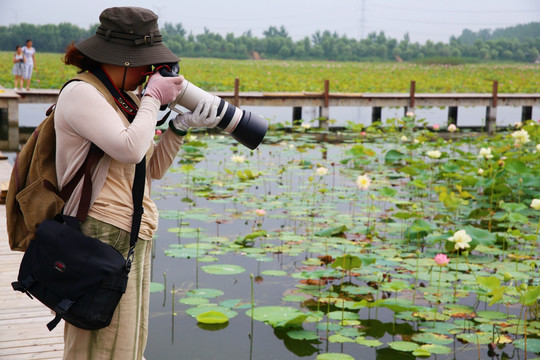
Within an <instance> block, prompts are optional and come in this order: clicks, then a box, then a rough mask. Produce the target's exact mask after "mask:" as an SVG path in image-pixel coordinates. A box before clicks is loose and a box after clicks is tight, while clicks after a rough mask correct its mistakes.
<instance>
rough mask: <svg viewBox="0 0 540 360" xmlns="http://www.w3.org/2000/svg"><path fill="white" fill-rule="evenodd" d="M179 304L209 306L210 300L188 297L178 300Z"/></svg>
mask: <svg viewBox="0 0 540 360" xmlns="http://www.w3.org/2000/svg"><path fill="white" fill-rule="evenodd" d="M178 302H180V303H182V304H185V305H195V306H196V305H203V304H208V303H209V302H210V300H208V299H207V298H202V297H194V296H188V297H184V298H181V299H180V300H178Z"/></svg>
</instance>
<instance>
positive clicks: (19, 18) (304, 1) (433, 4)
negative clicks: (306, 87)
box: [0, 0, 540, 46]
mask: <svg viewBox="0 0 540 360" xmlns="http://www.w3.org/2000/svg"><path fill="white" fill-rule="evenodd" d="M130 5H131V6H141V7H146V8H148V9H151V10H153V11H154V12H155V13H156V14H158V15H159V17H160V19H159V23H160V26H162V25H163V24H164V23H165V22H169V23H172V24H178V23H181V24H182V25H183V27H184V28H185V29H186V30H187V31H188V33H189V32H193V34H200V33H202V32H203V31H204V28H205V27H206V28H208V29H209V30H210V31H212V32H216V33H220V34H222V35H225V34H227V33H234V34H235V35H236V36H239V35H241V34H242V33H244V32H246V31H248V30H251V31H252V33H253V35H254V36H256V37H262V36H263V34H262V33H263V31H264V30H266V29H268V27H270V26H277V27H280V26H282V25H283V26H284V27H285V29H286V30H287V31H288V33H289V35H290V36H291V37H292V38H293V39H294V40H299V39H301V38H303V37H305V36H311V35H313V34H314V33H315V32H316V31H317V30H321V31H322V30H330V31H331V32H337V33H338V34H339V35H346V36H347V37H349V38H361V37H366V36H367V34H368V33H370V32H374V31H375V32H379V31H384V33H385V34H386V36H387V37H391V38H395V39H397V40H401V39H403V35H404V34H405V33H409V36H410V39H411V41H413V42H420V43H424V42H425V41H426V40H427V39H430V40H433V41H436V42H437V41H442V42H448V40H449V39H450V36H452V35H455V36H459V35H460V34H461V31H462V30H463V29H466V28H468V29H470V30H473V31H478V30H480V29H492V30H493V29H496V28H502V27H508V26H513V25H517V24H524V23H529V22H532V21H540V0H452V1H448V0H266V1H260V0H259V1H257V0H226V1H217V0H183V1H179V0H148V1H140V0H131V1H121V0H88V1H76V0H0V25H10V24H18V23H22V22H26V23H32V24H59V23H62V22H69V23H72V24H75V25H77V26H79V27H82V28H85V29H87V28H88V27H89V26H92V25H94V24H97V23H99V20H98V19H99V14H100V13H101V11H102V10H103V9H105V8H107V7H111V6H130ZM29 36H31V35H30V34H29ZM36 45H37V46H39V45H38V44H36Z"/></svg>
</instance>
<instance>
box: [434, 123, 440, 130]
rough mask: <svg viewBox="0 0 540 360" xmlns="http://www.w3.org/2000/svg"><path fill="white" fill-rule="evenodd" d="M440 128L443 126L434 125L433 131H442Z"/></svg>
mask: <svg viewBox="0 0 540 360" xmlns="http://www.w3.org/2000/svg"><path fill="white" fill-rule="evenodd" d="M440 127H441V126H440V125H439V124H434V125H433V130H435V131H437V130H439V129H440Z"/></svg>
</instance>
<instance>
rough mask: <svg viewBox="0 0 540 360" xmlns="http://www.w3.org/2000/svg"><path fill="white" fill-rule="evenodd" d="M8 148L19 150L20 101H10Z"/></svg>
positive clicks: (8, 109)
mask: <svg viewBox="0 0 540 360" xmlns="http://www.w3.org/2000/svg"><path fill="white" fill-rule="evenodd" d="M7 111H8V114H7V118H8V148H9V150H15V151H18V150H19V101H18V100H17V99H11V100H9V101H8V108H7Z"/></svg>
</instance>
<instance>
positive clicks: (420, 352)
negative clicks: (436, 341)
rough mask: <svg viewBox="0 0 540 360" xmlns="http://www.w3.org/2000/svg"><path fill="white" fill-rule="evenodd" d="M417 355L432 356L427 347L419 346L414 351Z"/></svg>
mask: <svg viewBox="0 0 540 360" xmlns="http://www.w3.org/2000/svg"><path fill="white" fill-rule="evenodd" d="M412 354H413V355H414V356H417V357H430V356H431V353H430V352H429V351H428V350H427V349H422V348H418V349H416V350H414V351H413V352H412Z"/></svg>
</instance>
